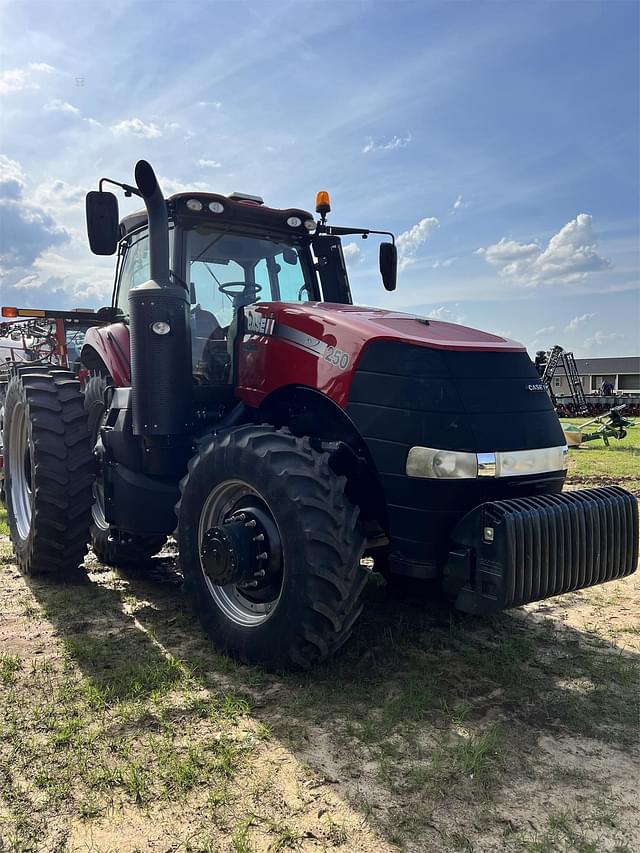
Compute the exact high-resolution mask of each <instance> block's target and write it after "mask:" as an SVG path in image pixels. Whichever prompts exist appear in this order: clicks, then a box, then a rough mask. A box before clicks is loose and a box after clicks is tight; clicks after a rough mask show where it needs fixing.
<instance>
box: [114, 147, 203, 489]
mask: <svg viewBox="0 0 640 853" xmlns="http://www.w3.org/2000/svg"><path fill="white" fill-rule="evenodd" d="M135 177H136V184H137V186H138V189H139V190H140V194H141V195H142V198H143V200H144V203H145V206H146V208H147V215H148V220H149V237H148V239H149V270H150V276H151V277H150V279H149V281H146V282H145V283H144V284H141V285H139V286H138V287H134V288H132V289H131V290H130V291H129V314H130V325H131V396H132V410H133V412H132V413H133V433H134V435H140V436H145V437H147V438H158V439H162V441H161V442H160V445H162V447H161V446H157V447H156V450H157V454H153V453H152V454H151V456H156V455H157V462H158V466H157V467H158V472H157V473H162V469H164V468H165V467H166V465H170V464H171V454H172V450H171V448H172V443H171V442H170V441H168V439H169V438H170V437H171V436H176V437H177V436H185V435H188V434H189V433H190V431H191V414H192V413H191V410H192V399H191V397H192V395H191V385H192V371H191V328H190V323H189V294H188V293H187V291H186V290H185V288H184V287H182V286H176V285H174V284H172V282H171V276H170V268H169V223H168V217H167V205H166V202H165V200H164V196H163V195H162V190H161V189H160V186H159V184H158V180H157V178H156V176H155V172H154V171H153V169H152V167H151V166H150V165H149V163H147V161H146V160H140V161H139V162H138V163H137V164H136V169H135ZM154 444H157V442H154ZM148 450H151V448H148ZM165 450H166V451H167V452H166V453H165ZM165 456H166V459H165ZM148 458H149V457H148Z"/></svg>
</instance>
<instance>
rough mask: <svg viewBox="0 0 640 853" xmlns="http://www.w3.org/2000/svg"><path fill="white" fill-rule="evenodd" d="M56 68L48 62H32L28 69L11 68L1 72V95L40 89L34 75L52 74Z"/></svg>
mask: <svg viewBox="0 0 640 853" xmlns="http://www.w3.org/2000/svg"><path fill="white" fill-rule="evenodd" d="M54 71H55V68H53V66H51V65H47V63H46V62H31V63H30V64H29V65H28V66H27V67H26V68H10V69H7V70H6V71H2V72H0V95H8V94H10V93H11V92H21V91H23V90H24V89H39V88H40V84H39V83H38V82H37V80H34V75H37V74H51V73H53V72H54Z"/></svg>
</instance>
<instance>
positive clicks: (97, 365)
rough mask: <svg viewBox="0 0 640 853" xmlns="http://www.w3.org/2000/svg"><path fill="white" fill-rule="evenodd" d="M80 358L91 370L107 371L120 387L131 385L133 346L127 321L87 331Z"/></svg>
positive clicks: (95, 327)
mask: <svg viewBox="0 0 640 853" xmlns="http://www.w3.org/2000/svg"><path fill="white" fill-rule="evenodd" d="M80 360H81V361H82V363H83V364H84V365H85V367H87V368H88V369H89V370H96V371H98V372H102V373H104V372H105V371H106V372H107V373H108V374H109V376H110V377H111V378H112V379H113V381H114V383H115V385H116V386H118V387H119V388H122V387H128V386H130V385H131V346H130V336H129V327H128V326H127V325H126V324H125V323H111V324H110V325H108V326H94V327H92V328H90V329H89V330H88V331H87V334H86V336H85V339H84V344H83V347H82V351H81V353H80Z"/></svg>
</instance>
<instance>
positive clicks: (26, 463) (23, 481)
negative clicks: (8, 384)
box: [9, 403, 33, 540]
mask: <svg viewBox="0 0 640 853" xmlns="http://www.w3.org/2000/svg"><path fill="white" fill-rule="evenodd" d="M11 426H12V428H11V444H10V446H9V471H10V474H11V506H12V508H13V515H14V518H15V521H16V527H17V528H18V535H19V536H20V538H21V539H23V540H24V539H27V538H28V536H29V531H30V530H31V517H32V511H31V500H32V494H31V489H32V468H33V466H32V460H31V446H30V442H29V431H28V428H27V414H26V411H25V407H24V404H23V403H18V404H17V405H16V407H15V409H14V410H13V416H12V425H11Z"/></svg>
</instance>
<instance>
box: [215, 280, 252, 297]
mask: <svg viewBox="0 0 640 853" xmlns="http://www.w3.org/2000/svg"><path fill="white" fill-rule="evenodd" d="M232 288H242V290H241V291H240V290H237V289H235V290H232ZM218 290H219V291H220V293H224V295H225V296H248V295H249V294H250V293H252V294H253V295H254V296H257V295H258V293H260V292H261V291H262V285H261V284H256V283H255V282H254V281H225V282H224V284H219V285H218Z"/></svg>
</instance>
